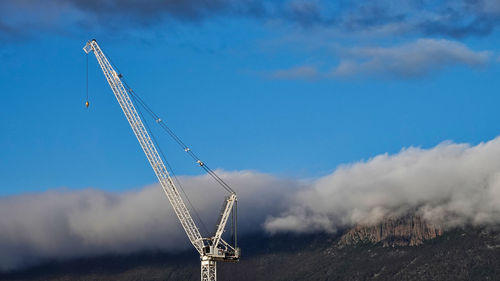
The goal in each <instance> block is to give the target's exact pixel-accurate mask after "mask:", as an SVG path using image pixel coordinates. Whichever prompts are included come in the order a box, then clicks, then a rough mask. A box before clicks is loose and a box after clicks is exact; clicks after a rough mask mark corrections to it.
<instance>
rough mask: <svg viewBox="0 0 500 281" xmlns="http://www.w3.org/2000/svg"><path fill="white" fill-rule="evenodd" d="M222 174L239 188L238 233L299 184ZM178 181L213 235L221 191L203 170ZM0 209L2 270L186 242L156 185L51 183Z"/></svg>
mask: <svg viewBox="0 0 500 281" xmlns="http://www.w3.org/2000/svg"><path fill="white" fill-rule="evenodd" d="M219 175H220V176H221V177H222V178H223V179H225V181H227V182H228V183H230V184H232V186H233V187H234V188H235V190H236V191H237V192H238V196H239V203H238V207H239V208H238V215H239V220H240V221H241V222H243V223H241V226H240V228H239V230H240V233H248V232H251V231H259V230H261V224H262V222H263V221H264V219H265V217H266V216H268V214H269V213H270V212H271V213H275V212H276V211H277V210H278V209H279V208H280V206H281V202H284V201H282V199H283V198H285V196H282V195H281V193H284V192H283V190H284V189H288V190H290V189H291V190H293V189H294V188H298V183H297V182H294V181H287V180H280V179H277V178H274V177H272V176H269V175H266V174H261V173H255V172H250V171H244V172H222V171H219ZM181 182H182V183H183V186H184V189H185V190H186V193H187V194H188V195H189V196H190V199H191V201H192V202H193V205H195V207H196V208H197V210H198V212H199V213H200V216H201V217H202V219H203V221H204V222H205V223H206V226H207V228H208V232H209V233H203V231H204V230H203V229H200V231H202V234H204V236H208V235H211V234H213V233H212V231H214V230H215V220H216V219H217V218H218V212H219V210H220V206H221V204H222V202H223V200H224V192H223V191H222V189H221V188H219V187H217V186H215V184H214V182H213V181H212V180H211V179H210V178H209V177H208V176H198V177H183V178H181ZM281 207H283V206H281ZM275 210H276V211H275ZM0 213H1V214H2V216H0V270H1V269H9V268H14V267H18V266H22V265H24V264H30V263H32V262H37V261H39V260H40V259H46V258H68V257H78V256H85V255H94V254H102V253H129V252H133V251H139V250H145V249H163V250H178V249H186V248H189V247H191V246H190V243H189V241H188V240H187V237H186V235H185V234H184V232H183V230H182V228H181V225H180V223H179V222H178V220H177V218H176V217H175V215H174V212H173V210H172V207H171V206H170V204H169V202H168V200H167V197H166V196H165V194H163V191H162V189H161V187H160V186H158V185H153V186H149V187H145V188H142V189H140V190H136V191H128V192H122V193H109V192H104V191H100V190H94V189H87V190H79V191H74V190H51V191H47V192H43V193H35V194H24V195H18V196H10V197H3V198H0ZM193 216H194V214H193ZM199 227H201V225H199Z"/></svg>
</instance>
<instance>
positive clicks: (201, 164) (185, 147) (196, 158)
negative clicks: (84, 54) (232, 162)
mask: <svg viewBox="0 0 500 281" xmlns="http://www.w3.org/2000/svg"><path fill="white" fill-rule="evenodd" d="M122 82H123V84H124V85H125V86H126V88H127V91H128V92H129V93H130V95H131V96H133V97H134V100H136V101H137V102H138V104H139V105H140V106H142V107H143V108H144V109H146V111H147V112H148V113H149V114H150V115H151V117H152V118H153V119H154V120H155V121H156V123H158V124H159V125H160V127H162V128H163V130H164V131H166V132H167V133H168V134H169V135H170V137H172V139H173V140H174V141H175V142H176V143H177V144H178V145H179V146H180V147H181V148H182V149H183V150H184V151H185V152H187V153H188V155H189V156H191V158H193V159H194V161H195V162H196V163H197V164H198V165H199V166H200V167H202V168H203V169H204V170H205V171H206V172H207V173H208V174H209V175H210V176H211V177H212V178H213V179H214V180H215V181H216V182H217V183H219V184H220V185H221V186H222V187H223V188H224V189H225V190H226V191H227V192H229V193H235V192H234V190H233V189H232V188H231V187H230V186H229V185H228V184H227V183H226V182H225V181H224V180H222V179H221V178H220V177H219V175H217V174H216V173H215V172H214V171H213V170H212V169H210V167H208V166H207V165H206V164H205V163H204V162H203V161H201V160H200V158H198V156H196V154H195V153H194V152H193V151H192V150H191V149H190V148H189V147H188V146H187V145H186V144H185V143H184V142H183V141H182V140H181V139H180V138H179V137H178V136H177V135H176V134H175V133H174V132H173V131H172V129H170V128H169V127H168V126H167V125H166V124H165V122H163V120H162V119H161V118H160V117H159V116H158V115H157V114H156V113H154V111H153V110H151V108H150V107H149V106H148V105H147V104H146V103H145V102H144V101H143V100H142V99H141V98H140V97H139V96H138V95H136V94H135V92H134V91H133V90H132V89H131V88H130V87H129V86H128V84H127V82H125V81H122Z"/></svg>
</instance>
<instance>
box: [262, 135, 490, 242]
mask: <svg viewBox="0 0 500 281" xmlns="http://www.w3.org/2000/svg"><path fill="white" fill-rule="evenodd" d="M288 206H289V208H288V209H287V210H286V211H284V212H282V213H281V214H280V215H279V216H271V217H269V218H268V219H267V220H266V223H265V226H266V229H267V230H268V231H270V232H277V231H297V232H311V231H335V230H336V229H337V228H342V227H345V226H349V225H353V224H360V223H361V224H371V223H375V222H377V221H379V220H380V219H381V218H382V217H384V216H387V215H397V214H401V213H404V212H407V211H409V210H412V211H417V212H419V213H421V214H422V215H423V216H424V218H426V219H428V220H430V221H431V222H433V223H436V224H441V225H443V226H445V227H452V226H457V225H461V224H466V223H471V224H498V223H500V138H496V139H494V140H492V141H490V142H487V143H481V144H478V145H477V146H470V145H467V144H455V143H451V142H445V143H442V144H440V145H438V146H436V147H434V148H432V149H420V148H414V147H411V148H407V149H403V150H402V151H401V152H400V153H398V154H395V155H387V154H383V155H378V156H376V157H374V158H372V159H370V160H368V161H366V162H358V163H355V164H351V165H345V166H341V167H339V168H338V169H337V170H336V171H335V172H334V173H332V174H331V175H328V176H325V177H323V178H321V179H319V180H317V181H316V182H315V183H314V184H312V186H311V187H310V188H308V189H305V190H301V191H299V192H297V193H296V194H295V196H294V198H293V200H292V201H290V202H289V204H288Z"/></svg>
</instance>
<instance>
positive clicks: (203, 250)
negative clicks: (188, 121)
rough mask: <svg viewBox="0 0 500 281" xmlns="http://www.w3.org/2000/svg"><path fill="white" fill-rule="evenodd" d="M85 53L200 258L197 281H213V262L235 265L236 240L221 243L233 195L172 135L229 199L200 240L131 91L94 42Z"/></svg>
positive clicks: (88, 43) (237, 250)
mask: <svg viewBox="0 0 500 281" xmlns="http://www.w3.org/2000/svg"><path fill="white" fill-rule="evenodd" d="M83 50H84V51H85V53H87V54H88V53H90V52H92V51H93V52H94V54H95V56H96V58H97V61H98V62H99V65H100V66H101V68H102V71H103V72H104V76H105V77H106V80H107V81H108V83H109V86H110V87H111V90H113V93H114V95H115V97H116V99H117V100H118V103H119V104H120V107H121V108H122V110H123V113H124V114H125V117H126V118H127V120H128V122H129V124H130V127H132V130H133V131H134V134H135V136H136V137H137V140H138V141H139V143H140V145H141V147H142V149H143V151H144V153H145V154H146V157H147V158H148V160H149V163H150V164H151V167H152V168H153V170H154V172H155V174H156V176H157V177H158V180H159V182H160V184H161V186H162V187H163V190H164V191H165V194H166V195H167V197H168V200H169V201H170V204H171V205H172V207H173V208H174V211H175V214H176V215H177V217H178V218H179V221H180V222H181V224H182V227H183V228H184V230H185V231H186V234H187V236H188V238H189V241H191V243H192V244H193V246H194V247H195V249H196V250H197V251H198V253H199V254H200V260H201V280H202V281H215V280H217V272H216V262H217V261H233V262H235V261H238V260H239V258H240V249H239V248H238V247H237V244H236V238H235V239H234V241H233V245H231V244H229V243H227V242H226V241H224V240H223V239H222V234H223V233H224V230H225V228H226V223H227V221H228V219H229V217H230V215H231V213H233V216H236V214H235V213H236V202H237V198H236V193H235V192H234V191H233V190H232V189H231V188H230V187H229V186H228V185H227V184H226V183H225V182H223V181H222V179H220V178H219V177H218V176H217V175H216V174H215V173H214V172H213V171H212V170H210V169H209V168H208V167H206V165H205V164H204V163H203V162H202V161H201V160H199V159H198V158H197V157H196V156H195V155H194V154H193V153H192V151H191V150H190V149H189V148H188V147H187V146H186V145H185V144H184V143H183V142H182V141H180V139H178V138H177V136H175V135H173V136H174V138H175V140H176V141H177V142H178V143H179V144H181V146H182V147H183V148H184V150H185V151H186V152H187V153H189V154H190V155H191V156H192V157H193V158H194V159H195V160H196V162H197V163H198V165H200V166H201V167H203V168H204V169H205V170H206V171H207V172H208V173H209V174H210V175H211V176H213V177H214V178H215V180H216V181H217V182H219V183H220V184H221V185H222V186H223V187H224V188H225V189H226V190H227V191H228V192H229V195H228V196H227V197H226V198H225V200H224V204H223V206H222V212H221V214H220V217H219V220H218V222H217V225H216V230H215V233H214V235H213V236H211V237H208V238H203V237H202V236H201V234H200V231H199V229H198V227H197V226H196V224H195V222H194V220H193V218H192V217H191V214H190V213H189V210H188V208H187V207H186V205H185V204H184V200H183V199H182V197H181V195H180V194H179V191H178V189H177V187H176V186H175V184H174V181H173V180H172V178H171V176H170V174H169V172H168V170H167V168H166V167H165V164H164V162H163V160H162V158H161V157H160V154H158V151H157V149H156V147H155V144H154V142H153V140H152V139H151V137H150V135H149V132H148V130H147V129H146V127H145V126H144V124H143V123H142V120H141V117H140V115H139V114H138V112H137V110H136V108H135V106H134V104H133V103H132V100H131V99H130V96H129V93H130V94H132V95H133V92H132V90H131V89H130V88H129V87H128V86H127V87H125V86H126V84H125V86H124V83H123V82H122V75H121V74H119V73H117V72H116V71H115V70H114V68H113V66H112V65H111V63H110V62H109V61H108V59H107V58H106V56H105V55H104V53H103V52H102V50H101V48H100V47H99V45H98V44H97V42H96V40H95V39H94V40H91V41H88V42H87V44H86V45H85V46H84V47H83ZM153 117H154V118H155V120H156V122H158V123H160V124H161V125H163V126H164V127H165V128H166V129H167V130H168V132H169V133H170V134H171V135H172V134H173V133H172V132H171V131H170V129H168V128H167V127H166V126H165V125H164V124H163V123H162V121H161V119H160V118H159V117H158V116H157V115H155V114H154V113H153ZM233 227H234V233H235V232H236V224H235V223H234V224H233Z"/></svg>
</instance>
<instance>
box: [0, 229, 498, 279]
mask: <svg viewBox="0 0 500 281" xmlns="http://www.w3.org/2000/svg"><path fill="white" fill-rule="evenodd" d="M346 233H349V232H346ZM241 241H242V245H241V246H242V248H243V257H242V261H241V262H239V263H236V264H222V263H219V264H218V280H220V281H224V280H240V281H246V280H248V281H250V280H311V281H315V280H317V281H320V280H321V281H325V280H500V231H498V230H491V229H484V228H465V229H455V230H452V231H448V232H444V233H443V234H442V235H441V236H437V237H436V238H434V239H431V240H426V241H423V243H422V244H421V245H418V246H396V245H393V246H389V247H384V243H383V242H382V241H381V242H375V243H374V242H370V241H358V242H356V243H351V244H349V245H345V244H343V243H340V241H341V235H337V236H332V235H325V234H317V235H276V236H271V237H269V236H266V235H251V236H247V237H242V238H241ZM0 280H61V281H62V280H199V261H198V257H197V256H196V253H195V252H194V251H189V252H186V253H182V254H177V255H168V254H165V253H137V254H134V255H130V256H104V257H94V258H86V259H78V260H72V261H65V262H51V263H46V264H43V265H39V266H37V267H33V268H30V269H25V270H23V271H18V272H10V273H3V274H0Z"/></svg>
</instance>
